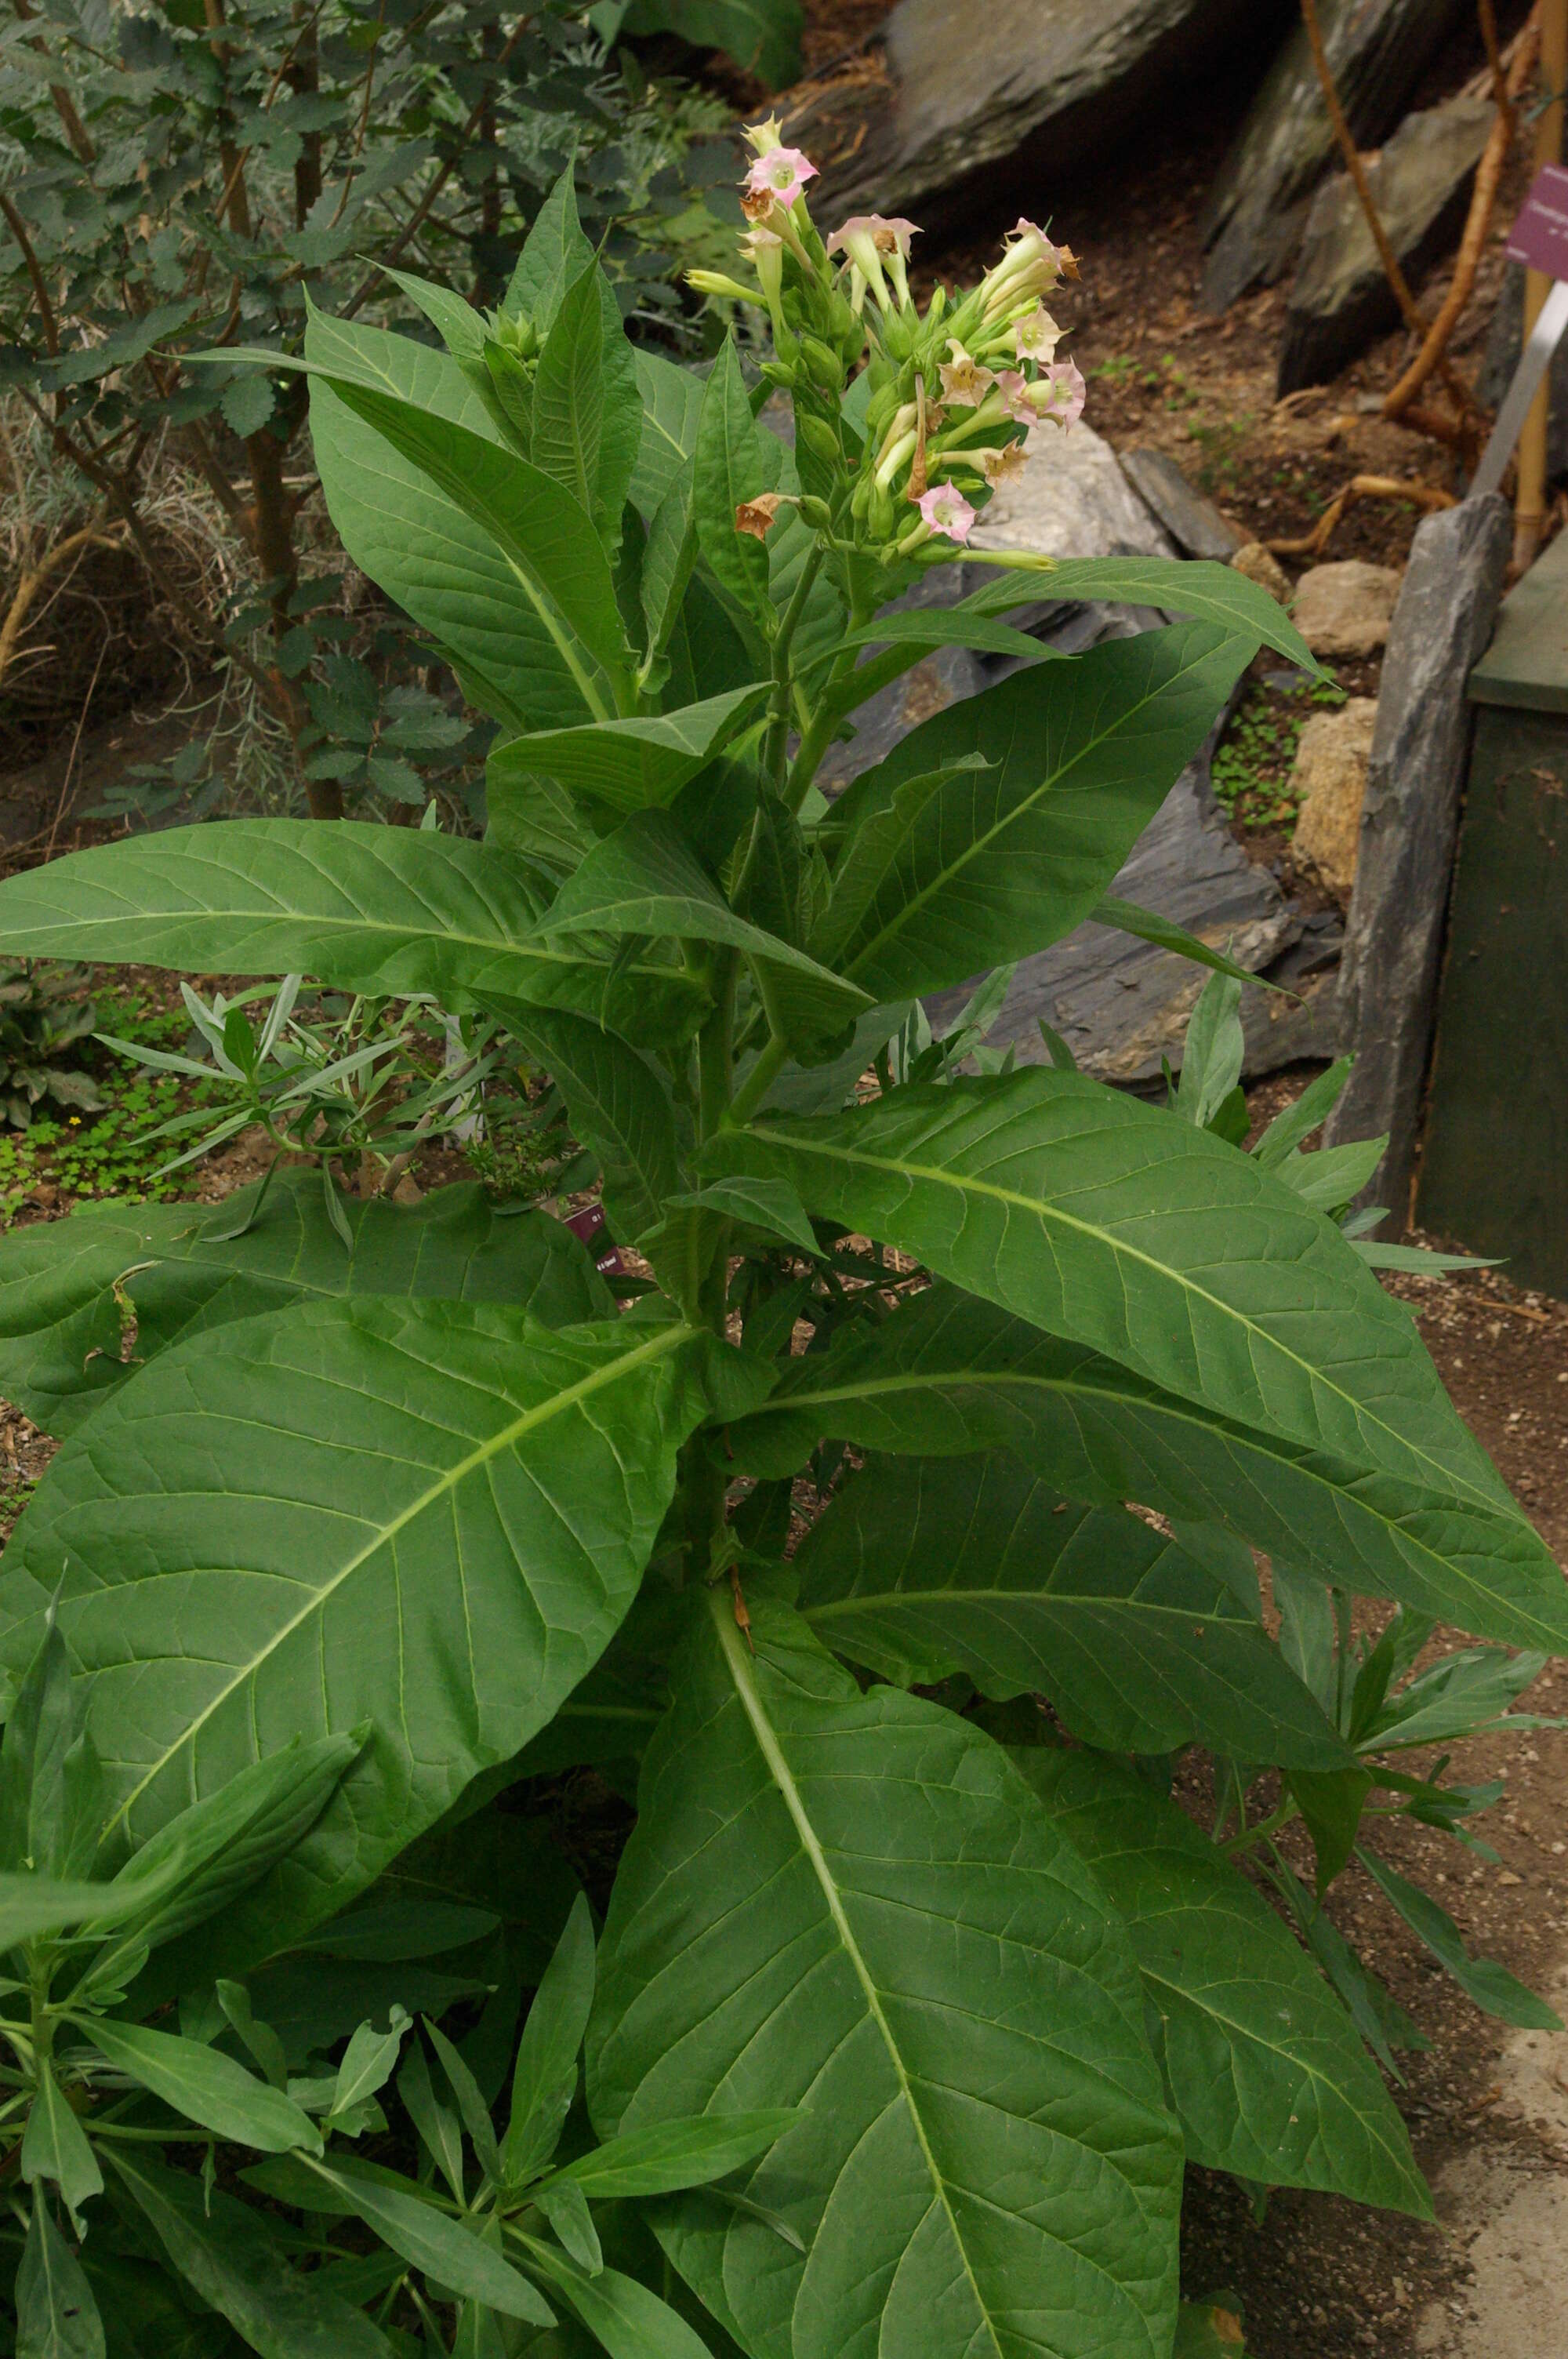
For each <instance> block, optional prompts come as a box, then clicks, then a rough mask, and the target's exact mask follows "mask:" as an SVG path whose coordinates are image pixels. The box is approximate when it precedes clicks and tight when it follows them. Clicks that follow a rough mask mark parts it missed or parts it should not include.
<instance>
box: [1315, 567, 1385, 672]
mask: <svg viewBox="0 0 1568 2359" xmlns="http://www.w3.org/2000/svg"><path fill="white" fill-rule="evenodd" d="M1399 594H1400V569H1399V567H1398V566H1397V565H1368V563H1367V561H1366V560H1365V559H1364V558H1360V557H1345V558H1338V559H1336V560H1335V561H1334V562H1333V563H1332V564H1329V565H1314V566H1312V567H1310V568H1309V569H1308V571H1306V572H1305V573H1303V575H1302V578H1301V580H1300V581H1299V582H1297V583H1296V594H1295V597H1294V599H1293V601H1292V606H1291V614H1292V619H1293V621H1294V623H1295V626H1296V628H1297V630H1298V631H1299V632H1300V633H1301V635H1302V636H1303V639H1304V640H1305V641H1306V643H1307V645H1308V647H1310V648H1311V649H1312V651H1313V653H1314V656H1369V655H1375V654H1376V652H1377V650H1378V649H1379V647H1386V646H1387V644H1388V638H1389V632H1390V628H1391V627H1392V625H1393V619H1394V607H1395V605H1396V603H1398V600H1399Z"/></svg>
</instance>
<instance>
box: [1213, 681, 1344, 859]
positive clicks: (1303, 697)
mask: <svg viewBox="0 0 1568 2359" xmlns="http://www.w3.org/2000/svg"><path fill="white" fill-rule="evenodd" d="M1348 701H1349V700H1348V698H1347V696H1346V691H1345V690H1344V689H1342V688H1340V687H1339V686H1338V685H1337V684H1333V685H1331V684H1329V683H1327V682H1325V681H1322V680H1318V681H1314V682H1312V683H1311V684H1308V683H1307V682H1305V681H1303V684H1302V685H1301V687H1299V688H1296V687H1291V688H1271V687H1270V686H1269V685H1268V684H1267V683H1266V682H1260V684H1259V686H1258V687H1256V688H1255V689H1253V690H1252V691H1251V693H1250V694H1249V696H1248V698H1247V700H1246V701H1245V702H1244V703H1243V704H1242V706H1241V707H1240V710H1239V711H1238V713H1237V715H1236V718H1235V720H1234V721H1233V722H1232V723H1231V724H1230V727H1229V728H1228V729H1227V732H1226V734H1225V742H1224V744H1223V745H1221V746H1220V749H1219V751H1218V753H1217V754H1216V756H1215V757H1214V770H1213V780H1214V791H1215V793H1216V795H1217V797H1218V799H1219V801H1220V802H1221V804H1222V805H1223V806H1224V808H1225V810H1227V812H1228V813H1229V814H1230V817H1231V818H1232V819H1233V820H1235V821H1238V823H1239V824H1240V825H1241V826H1242V827H1253V828H1264V827H1277V828H1282V829H1283V830H1284V831H1285V832H1286V833H1287V834H1290V833H1291V832H1292V831H1293V829H1294V827H1295V823H1296V818H1297V814H1298V811H1299V810H1300V799H1299V798H1298V797H1297V796H1296V795H1295V793H1294V792H1293V791H1292V787H1291V773H1292V770H1293V769H1294V767H1295V759H1296V750H1297V748H1298V746H1299V745H1300V744H1301V736H1302V731H1303V728H1304V727H1305V726H1306V723H1307V721H1308V720H1309V718H1310V717H1311V715H1312V713H1313V712H1314V711H1317V710H1321V709H1324V708H1327V709H1329V710H1331V711H1332V710H1336V709H1337V708H1338V707H1339V706H1340V705H1342V704H1345V703H1347V702H1348Z"/></svg>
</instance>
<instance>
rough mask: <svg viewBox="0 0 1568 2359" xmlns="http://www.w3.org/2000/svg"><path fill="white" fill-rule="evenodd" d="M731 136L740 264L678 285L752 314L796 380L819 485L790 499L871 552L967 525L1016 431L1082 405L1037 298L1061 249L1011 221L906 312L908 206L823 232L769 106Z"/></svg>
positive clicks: (951, 533) (1055, 271) (1020, 455)
mask: <svg viewBox="0 0 1568 2359" xmlns="http://www.w3.org/2000/svg"><path fill="white" fill-rule="evenodd" d="M746 136H747V138H748V140H749V141H750V143H751V146H752V149H753V151H754V153H755V158H756V160H755V162H754V163H753V164H752V167H751V168H750V170H749V171H748V173H747V175H746V179H745V181H744V183H743V185H742V190H741V206H742V209H743V210H744V212H745V215H746V220H747V224H748V226H747V231H746V234H745V236H744V237H743V238H742V240H741V255H742V257H743V259H744V260H745V261H746V262H747V263H748V264H749V265H750V266H751V269H752V272H753V273H754V277H753V279H752V283H750V284H747V283H744V282H743V281H741V279H739V278H736V277H729V276H726V275H723V274H720V273H718V272H713V271H700V270H698V271H693V272H692V273H691V274H690V283H691V285H692V286H693V287H695V288H697V290H698V291H699V292H700V293H702V294H705V295H711V296H716V297H719V298H723V299H729V300H730V301H734V302H742V303H749V304H752V305H754V306H756V307H757V308H758V309H760V310H765V311H766V312H767V314H768V318H769V320H770V321H771V324H772V329H773V351H774V355H775V357H774V359H773V360H772V361H771V362H769V363H768V364H767V366H766V368H765V370H764V374H765V375H767V376H769V377H771V378H772V379H773V382H774V383H775V384H778V385H781V386H787V387H788V388H789V390H790V391H791V393H792V394H793V395H794V397H795V429H796V437H797V441H798V443H799V445H800V447H801V449H802V451H803V454H808V455H809V457H810V458H812V459H815V460H816V462H817V467H816V473H818V475H821V476H822V482H823V490H824V493H825V496H823V497H818V496H816V494H815V492H809V493H808V495H807V496H806V498H804V499H803V500H802V502H801V507H802V513H803V514H806V515H807V517H808V521H811V522H813V523H814V524H816V526H817V527H818V528H819V529H822V530H825V531H828V532H829V533H830V534H831V536H832V537H833V538H835V539H836V540H837V541H838V542H839V544H840V545H841V546H846V547H849V548H854V549H866V550H870V549H875V550H876V551H877V553H878V554H879V555H880V556H881V558H882V559H883V560H884V561H887V562H892V560H895V559H898V558H904V557H913V556H916V555H918V554H920V553H921V552H922V551H924V550H925V545H926V544H927V543H928V542H931V541H933V540H940V541H943V542H946V543H948V544H952V543H954V542H958V543H962V542H964V541H966V540H967V539H968V536H969V533H970V530H971V528H972V527H973V525H974V523H975V519H976V516H977V515H978V514H979V506H977V503H979V504H982V505H983V503H984V501H985V500H986V499H987V498H989V495H990V492H991V491H992V489H993V488H994V487H995V486H996V485H997V484H1001V483H1005V482H1007V481H1008V479H1009V478H1010V477H1011V476H1014V475H1017V474H1019V473H1022V469H1023V467H1024V466H1025V464H1026V463H1027V461H1028V456H1029V445H1028V437H1029V434H1030V431H1031V429H1033V428H1034V427H1037V426H1040V425H1042V424H1047V423H1048V424H1052V425H1055V426H1057V427H1059V428H1061V429H1063V430H1064V431H1065V429H1068V428H1069V427H1071V426H1073V425H1074V424H1075V423H1076V420H1077V419H1078V418H1079V417H1080V416H1081V415H1082V412H1083V407H1084V380H1083V377H1082V376H1081V375H1080V374H1079V372H1078V370H1077V368H1076V366H1075V364H1073V362H1071V361H1070V360H1059V359H1058V358H1057V356H1056V347H1057V344H1058V342H1060V339H1061V333H1062V332H1061V330H1060V329H1059V328H1058V326H1057V324H1056V322H1055V321H1054V320H1053V318H1052V317H1051V314H1050V312H1049V311H1048V310H1046V309H1045V307H1044V299H1045V297H1046V296H1048V295H1049V294H1050V293H1051V291H1052V289H1053V288H1054V287H1055V286H1056V285H1057V284H1058V282H1059V281H1060V280H1061V279H1063V278H1076V277H1077V275H1078V270H1077V265H1076V262H1075V260H1074V258H1073V255H1072V254H1071V253H1070V251H1069V250H1068V249H1067V247H1065V246H1059V245H1053V243H1052V241H1051V240H1050V238H1048V237H1047V236H1046V234H1045V233H1044V230H1043V229H1041V228H1039V227H1038V226H1037V224H1036V223H1033V222H1031V221H1021V222H1020V223H1018V226H1017V227H1016V229H1014V230H1013V231H1012V232H1011V234H1010V235H1009V237H1008V239H1007V241H1006V244H1005V245H1004V248H1003V252H1002V256H1001V259H1000V262H998V263H997V264H996V265H995V266H994V267H993V268H992V269H990V270H989V271H988V272H987V273H986V276H985V277H984V278H982V279H981V281H980V283H979V286H978V287H976V288H973V289H972V290H971V291H970V292H969V293H968V294H967V295H963V296H955V295H953V294H952V293H950V291H949V290H948V289H947V288H946V287H938V288H936V290H935V294H934V295H933V296H932V298H931V300H930V302H929V303H928V304H927V305H926V307H925V310H924V311H922V310H921V309H920V307H919V306H918V305H917V303H916V302H915V300H914V296H913V295H912V294H911V292H910V286H909V255H910V245H911V241H912V240H913V239H914V238H915V237H916V236H918V235H919V232H918V231H917V230H916V228H915V226H914V223H913V222H907V221H902V220H885V219H884V218H883V217H882V216H881V214H880V213H867V214H860V215H857V216H856V218H855V219H854V220H852V221H848V222H846V223H844V225H843V227H842V228H841V229H839V230H838V231H836V232H835V233H834V234H833V235H832V236H831V237H829V238H827V239H826V240H824V239H823V237H822V236H821V234H819V232H818V230H817V228H816V223H814V222H813V220H812V218H811V211H810V206H809V204H808V202H807V199H806V190H807V186H808V184H809V183H810V182H811V181H812V180H813V179H816V165H815V164H813V163H812V162H811V161H810V160H809V158H806V157H805V156H803V155H802V154H801V152H800V150H799V149H798V148H795V147H785V146H784V141H783V135H782V133H781V131H780V127H779V125H778V124H777V122H776V121H769V122H767V123H763V124H759V125H757V126H756V128H755V129H754V130H752V131H749V132H748V133H747V135H746ZM862 359H864V361H865V364H866V366H865V374H866V380H867V390H866V399H865V408H864V412H863V431H861V429H860V425H859V423H857V425H856V427H855V429H853V437H852V439H851V438H850V437H849V436H847V434H846V420H845V416H844V403H843V397H844V392H845V387H846V386H847V384H848V382H849V377H850V375H852V373H853V372H854V370H855V369H856V368H857V366H858V365H859V364H860V362H861V360H862ZM857 442H858V443H859V446H860V447H859V449H858V450H857V449H856V447H855V445H856V443H857ZM824 470H825V471H826V473H825V474H823V471H824ZM821 510H825V511H826V513H824V514H818V513H817V512H818V511H821ZM742 528H743V529H750V530H754V529H755V523H754V521H753V522H752V523H750V524H748V525H747V526H746V527H742ZM927 553H928V554H929V555H931V556H935V555H937V554H939V553H940V554H950V549H943V550H941V551H940V552H939V551H938V550H937V549H931V550H929V552H927Z"/></svg>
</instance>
